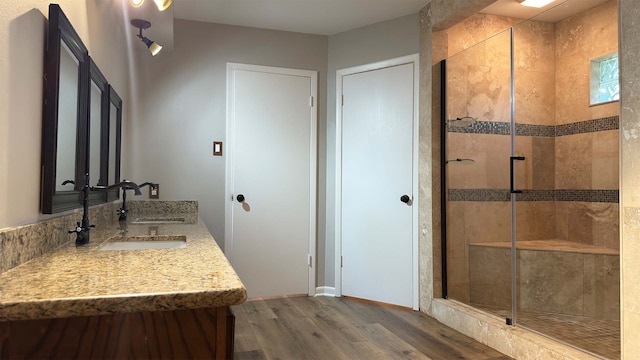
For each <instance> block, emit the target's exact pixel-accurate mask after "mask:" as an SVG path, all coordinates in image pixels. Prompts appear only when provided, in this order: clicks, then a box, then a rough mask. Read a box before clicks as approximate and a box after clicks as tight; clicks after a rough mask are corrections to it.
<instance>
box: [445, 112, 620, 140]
mask: <svg viewBox="0 0 640 360" xmlns="http://www.w3.org/2000/svg"><path fill="white" fill-rule="evenodd" d="M619 128H620V117H619V116H609V117H605V118H600V119H592V120H586V121H579V122H575V123H571V124H562V125H533V124H516V136H542V137H556V136H567V135H575V134H584V133H591V132H598V131H607V130H617V129H619ZM447 131H448V132H455V133H466V134H491V135H510V134H511V125H510V124H509V123H505V122H496V121H476V122H474V123H473V124H472V125H471V126H469V127H466V128H462V127H456V126H451V125H448V126H447Z"/></svg>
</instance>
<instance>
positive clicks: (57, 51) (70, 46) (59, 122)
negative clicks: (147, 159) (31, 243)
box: [41, 4, 122, 214]
mask: <svg viewBox="0 0 640 360" xmlns="http://www.w3.org/2000/svg"><path fill="white" fill-rule="evenodd" d="M121 129H122V99H121V98H120V97H119V96H118V94H117V93H116V92H115V90H114V89H113V88H112V87H111V85H109V83H108V81H107V79H106V77H105V76H104V75H103V74H102V72H101V71H100V70H99V69H98V66H97V65H96V64H95V62H94V61H93V59H91V58H90V57H89V54H88V51H87V48H86V47H85V45H84V44H83V43H82V40H81V39H80V37H79V36H78V34H77V33H76V31H75V30H74V29H73V26H72V25H71V23H70V22H69V19H68V18H67V17H66V16H65V14H64V12H63V11H62V9H60V6H59V5H57V4H50V5H49V28H48V38H47V49H46V51H45V69H44V107H43V123H42V185H41V186H42V188H41V211H42V213H43V214H53V213H57V212H62V211H66V210H71V209H75V208H79V207H82V196H81V190H82V187H83V186H84V182H85V172H88V173H89V185H90V186H108V185H110V184H115V183H117V182H119V181H120V147H121ZM118 198H119V193H118V190H117V189H114V190H112V191H109V192H107V193H105V192H102V191H96V192H90V195H89V202H90V204H99V203H103V202H105V201H113V200H116V199H118Z"/></svg>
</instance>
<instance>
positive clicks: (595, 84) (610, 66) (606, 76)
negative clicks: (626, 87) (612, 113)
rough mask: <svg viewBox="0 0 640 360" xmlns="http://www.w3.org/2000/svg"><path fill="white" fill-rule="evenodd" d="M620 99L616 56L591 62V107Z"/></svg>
mask: <svg viewBox="0 0 640 360" xmlns="http://www.w3.org/2000/svg"><path fill="white" fill-rule="evenodd" d="M619 99H620V71H619V68H618V54H617V53H614V54H609V55H606V56H603V57H600V58H597V59H594V60H591V105H594V104H600V103H606V102H611V101H616V100H619Z"/></svg>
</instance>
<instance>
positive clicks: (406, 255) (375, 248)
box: [341, 62, 417, 308]
mask: <svg viewBox="0 0 640 360" xmlns="http://www.w3.org/2000/svg"><path fill="white" fill-rule="evenodd" d="M415 66H416V63H415V62H409V63H403V64H399V65H394V66H386V67H383V68H379V69H374V70H369V71H364V72H357V73H352V74H347V75H344V76H343V77H342V95H343V106H342V143H341V147H342V148H341V150H342V159H341V160H342V161H341V173H342V177H341V214H342V216H341V228H342V233H341V242H342V295H346V296H353V297H357V298H364V299H369V300H374V301H380V302H384V303H390V304H396V305H400V306H406V307H414V308H417V302H415V301H414V298H415V296H414V295H416V293H417V291H416V287H417V286H416V283H417V278H416V276H417V274H416V271H415V270H416V269H417V264H416V263H415V259H416V258H417V256H415V255H417V254H416V253H415V252H414V251H415V249H414V248H416V249H417V246H414V245H415V241H414V240H415V239H414V234H415V233H417V230H416V231H414V227H417V224H416V223H415V222H414V215H416V213H417V211H416V210H417V206H416V204H415V203H414V200H415V198H416V197H417V193H416V192H415V191H416V186H415V185H416V184H415V182H414V157H415V154H414V150H415V147H414V146H415V143H414V124H415V119H416V116H417V114H416V112H417V111H416V92H417V91H415V84H416V82H415V79H416V77H415V75H416V69H415ZM413 206H416V207H415V208H414V207H413Z"/></svg>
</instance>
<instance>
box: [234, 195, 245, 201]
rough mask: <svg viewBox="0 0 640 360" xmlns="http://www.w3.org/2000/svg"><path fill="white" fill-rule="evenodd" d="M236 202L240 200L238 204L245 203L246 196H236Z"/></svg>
mask: <svg viewBox="0 0 640 360" xmlns="http://www.w3.org/2000/svg"><path fill="white" fill-rule="evenodd" d="M236 200H238V202H244V195H242V194H238V196H236Z"/></svg>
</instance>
